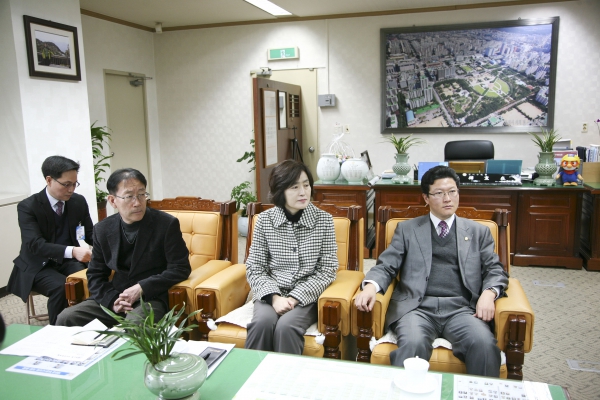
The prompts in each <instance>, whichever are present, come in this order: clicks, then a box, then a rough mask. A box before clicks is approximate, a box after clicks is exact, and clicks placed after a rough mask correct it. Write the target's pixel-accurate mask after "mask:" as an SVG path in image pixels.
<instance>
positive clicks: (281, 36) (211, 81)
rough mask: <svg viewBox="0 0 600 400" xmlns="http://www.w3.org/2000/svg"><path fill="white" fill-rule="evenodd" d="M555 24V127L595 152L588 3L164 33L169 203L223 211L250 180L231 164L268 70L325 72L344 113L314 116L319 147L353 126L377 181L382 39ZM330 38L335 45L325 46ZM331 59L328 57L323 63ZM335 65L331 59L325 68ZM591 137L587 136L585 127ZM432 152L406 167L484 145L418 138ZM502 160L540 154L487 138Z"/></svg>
mask: <svg viewBox="0 0 600 400" xmlns="http://www.w3.org/2000/svg"><path fill="white" fill-rule="evenodd" d="M553 16H560V18H561V21H560V34H559V46H558V68H557V91H556V97H557V99H556V117H555V127H556V128H557V129H558V130H559V133H560V134H561V135H563V136H564V137H569V138H571V139H573V144H574V145H585V144H588V143H594V142H600V139H599V136H598V132H596V127H595V125H594V124H593V123H592V121H595V120H596V119H597V118H599V117H600V114H598V112H599V111H598V110H600V107H599V100H598V98H599V96H598V95H597V93H599V92H600V78H599V77H598V74H597V73H596V71H595V68H594V66H595V65H599V64H600V51H599V50H600V32H599V30H598V29H597V28H598V17H600V3H599V2H597V1H593V0H582V1H578V2H565V3H553V4H542V5H536V6H513V7H498V8H487V9H480V10H471V11H453V12H439V13H422V14H409V15H397V16H385V17H365V18H353V19H337V20H329V21H310V22H303V23H281V24H267V25H255V26H239V27H227V28H212V29H201V30H190V31H178V32H166V33H163V34H162V35H160V36H158V35H157V36H155V57H156V75H157V91H158V105H159V108H158V110H159V123H160V128H161V134H160V145H161V159H162V165H163V169H162V172H163V179H164V182H163V184H164V194H165V196H166V197H170V196H175V195H194V194H198V195H202V196H203V197H209V198H214V199H217V200H223V199H226V198H228V197H229V192H230V190H231V188H232V187H233V186H234V185H236V184H238V183H240V182H242V181H243V180H246V179H249V178H250V179H251V178H252V175H251V174H248V173H247V168H246V166H245V164H244V165H242V164H238V163H236V162H235V160H236V159H237V158H239V157H240V156H241V155H242V154H243V153H244V151H246V150H247V149H248V144H247V143H248V140H249V139H250V138H251V137H252V132H251V129H252V114H251V104H250V101H251V100H250V99H251V96H252V94H251V87H250V83H249V78H248V72H249V70H251V69H255V68H258V67H261V66H267V65H268V66H270V67H271V68H273V69H278V68H281V69H285V68H296V67H326V66H327V63H329V71H327V70H326V69H319V70H318V72H319V93H321V94H323V93H327V91H328V89H327V80H328V79H327V78H328V77H329V92H331V93H334V94H335V95H336V97H337V99H336V101H337V105H336V107H332V108H323V109H321V110H320V114H319V132H320V147H321V149H324V148H326V146H327V144H328V143H329V142H330V140H331V135H330V133H331V131H332V126H333V124H334V123H335V122H341V123H343V124H350V125H351V128H352V133H351V134H350V135H348V136H346V137H345V139H344V140H346V141H347V142H348V143H349V144H350V145H352V146H353V148H354V150H355V151H357V152H360V151H362V150H365V149H366V150H369V153H370V156H371V160H372V161H373V164H374V169H375V171H376V172H381V171H382V170H384V169H388V168H391V166H392V165H393V163H394V159H393V153H394V151H393V148H392V146H391V145H389V144H384V143H382V142H383V140H384V136H382V135H381V134H380V90H381V85H380V65H379V30H380V29H381V28H391V27H401V26H410V25H413V24H416V25H439V24H454V23H469V22H480V21H491V20H512V19H518V18H545V17H553ZM327 38H329V42H327ZM288 45H297V46H298V47H299V48H300V60H298V61H279V62H277V63H274V62H268V61H267V60H266V49H267V48H269V47H281V46H288ZM327 48H329V52H328V53H327ZM328 57H329V60H328ZM584 122H587V123H588V124H590V125H591V126H590V132H589V133H587V134H582V133H580V131H581V125H582V123H584ZM423 137H425V138H426V140H427V141H428V145H427V146H421V147H417V148H414V149H412V150H411V159H410V162H411V163H413V162H418V161H425V160H436V159H438V160H441V159H443V147H444V144H445V143H446V142H447V141H449V140H456V139H462V138H465V139H472V138H481V136H479V135H473V134H470V135H466V134H465V135H461V134H454V135H450V134H428V135H423ZM486 138H489V139H490V140H492V141H493V142H494V144H495V147H496V158H508V159H522V160H524V165H525V166H533V165H534V164H535V163H536V154H537V148H536V147H535V146H534V145H533V143H532V142H531V141H530V138H529V136H528V135H526V134H503V135H500V134H496V135H487V136H486Z"/></svg>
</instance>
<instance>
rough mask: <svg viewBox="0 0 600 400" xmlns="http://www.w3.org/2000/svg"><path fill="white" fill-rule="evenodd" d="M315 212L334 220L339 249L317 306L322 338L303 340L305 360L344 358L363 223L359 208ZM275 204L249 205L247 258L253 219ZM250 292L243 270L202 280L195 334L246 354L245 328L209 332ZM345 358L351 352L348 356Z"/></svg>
mask: <svg viewBox="0 0 600 400" xmlns="http://www.w3.org/2000/svg"><path fill="white" fill-rule="evenodd" d="M312 203H313V204H314V205H315V206H317V207H319V208H321V209H322V210H324V211H327V212H329V213H330V214H332V215H333V223H334V225H335V236H336V242H337V246H338V250H337V256H338V262H339V264H340V265H339V269H338V272H337V276H336V279H335V281H334V282H333V283H332V284H331V285H330V286H329V287H328V288H327V289H326V290H325V291H324V292H323V293H322V294H321V296H320V297H319V300H318V309H319V317H318V331H319V332H321V333H323V334H324V336H325V342H324V343H323V345H321V344H319V343H317V342H316V340H315V337H314V336H308V335H305V336H304V339H305V344H304V351H303V353H302V354H303V355H309V356H314V357H326V358H338V359H339V358H344V356H345V355H346V353H347V348H348V346H349V343H348V340H351V339H352V337H351V335H350V326H351V323H350V303H351V301H352V298H353V296H354V295H355V293H356V292H357V290H358V288H359V286H360V283H361V282H362V280H363V279H364V274H363V273H362V268H363V251H364V246H363V243H364V238H363V232H364V227H363V223H364V221H363V219H362V218H359V211H360V206H350V207H338V206H334V205H331V204H320V203H319V202H317V201H314V202H312ZM271 207H273V204H261V203H250V204H249V205H248V217H249V223H248V240H247V242H246V258H247V257H248V254H249V251H250V245H251V243H252V234H253V230H254V225H255V223H256V219H257V218H256V216H257V215H258V214H259V213H260V212H262V211H265V210H267V209H269V208H271ZM249 292H250V286H249V284H248V282H247V280H246V266H245V265H244V264H238V265H233V266H231V267H230V268H227V269H226V270H225V271H223V272H220V273H218V274H216V275H214V276H212V277H211V278H209V279H207V280H205V281H204V282H202V283H201V284H199V285H198V286H197V287H196V295H197V297H198V300H197V303H198V307H199V308H201V309H202V310H203V311H202V313H201V314H197V315H196V316H197V318H198V325H199V330H200V332H201V336H202V338H203V339H207V340H208V341H210V342H221V343H232V344H235V346H236V347H238V348H244V344H245V342H246V328H243V327H241V326H238V325H234V324H231V323H227V322H222V323H220V324H219V325H218V326H217V328H216V330H211V329H210V328H209V325H210V323H209V320H210V319H217V318H219V317H221V316H224V315H226V314H228V313H229V312H231V311H233V310H236V309H238V308H239V307H242V306H243V305H244V304H245V303H246V300H247V297H248V293H249ZM348 353H349V352H348Z"/></svg>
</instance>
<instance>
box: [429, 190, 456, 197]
mask: <svg viewBox="0 0 600 400" xmlns="http://www.w3.org/2000/svg"><path fill="white" fill-rule="evenodd" d="M445 195H448V197H449V198H451V199H453V198H455V197H456V196H458V189H452V190H448V191H447V192H435V193H429V196H431V197H433V198H434V199H443V198H444V196H445Z"/></svg>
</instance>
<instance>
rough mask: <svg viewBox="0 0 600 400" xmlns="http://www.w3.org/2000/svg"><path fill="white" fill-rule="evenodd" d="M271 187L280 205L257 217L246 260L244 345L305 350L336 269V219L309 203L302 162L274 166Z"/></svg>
mask: <svg viewBox="0 0 600 400" xmlns="http://www.w3.org/2000/svg"><path fill="white" fill-rule="evenodd" d="M269 187H270V194H269V197H270V199H271V201H272V202H273V203H274V204H275V205H276V207H273V208H271V209H269V210H267V211H263V212H261V213H260V214H259V215H258V220H257V221H256V225H255V227H254V231H253V236H252V245H251V247H250V255H249V256H248V259H247V260H246V276H247V278H248V282H249V283H250V287H251V288H252V291H253V292H254V315H253V317H252V322H250V324H249V325H248V335H247V338H246V348H247V349H256V350H267V351H276V352H280V353H289V354H302V350H303V348H304V333H305V332H306V329H307V328H308V327H309V326H311V325H312V324H313V323H315V322H316V321H317V316H318V314H317V300H318V298H319V296H320V295H321V293H323V291H324V290H325V289H326V288H327V286H329V285H330V284H331V282H333V280H334V279H335V275H336V271H337V269H338V259H337V245H336V242H335V230H334V226H333V218H332V217H331V215H330V214H329V213H327V212H325V211H322V210H320V209H318V208H317V207H315V206H314V205H312V204H311V203H310V194H311V191H312V187H313V178H312V175H311V173H310V171H309V170H308V168H307V167H306V166H305V165H304V164H302V163H300V162H297V161H293V160H286V161H284V162H282V163H281V164H279V165H278V166H276V167H275V168H274V169H273V171H272V172H271V176H270V177H269Z"/></svg>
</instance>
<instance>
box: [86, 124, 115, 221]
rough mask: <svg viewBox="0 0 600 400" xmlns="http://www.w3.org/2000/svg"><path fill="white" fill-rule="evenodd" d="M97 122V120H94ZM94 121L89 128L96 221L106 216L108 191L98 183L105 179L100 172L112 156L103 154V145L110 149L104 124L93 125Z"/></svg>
mask: <svg viewBox="0 0 600 400" xmlns="http://www.w3.org/2000/svg"><path fill="white" fill-rule="evenodd" d="M96 122H98V121H96ZM96 122H94V123H93V124H92V126H91V128H90V130H91V134H92V156H93V158H94V181H95V184H96V204H97V206H98V221H102V220H103V219H104V218H106V196H108V193H107V192H106V191H104V190H102V189H100V187H99V184H100V183H101V182H102V181H104V180H105V178H104V177H103V176H101V174H104V173H106V168H110V164H109V163H108V162H107V160H108V159H110V158H111V157H112V154H109V155H105V153H104V145H105V144H106V145H107V150H110V147H109V144H108V140H109V139H110V133H109V132H108V128H107V127H106V126H94V125H96Z"/></svg>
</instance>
